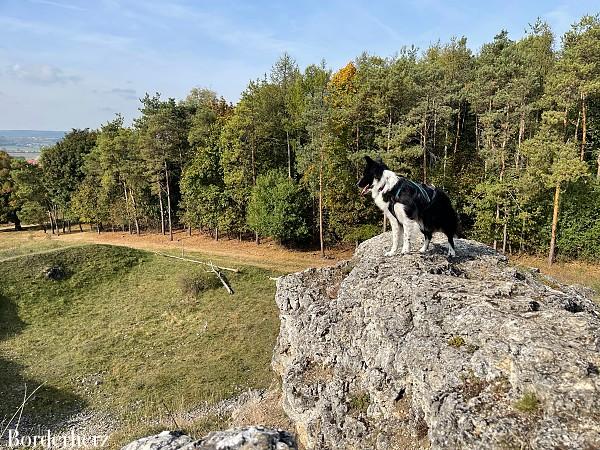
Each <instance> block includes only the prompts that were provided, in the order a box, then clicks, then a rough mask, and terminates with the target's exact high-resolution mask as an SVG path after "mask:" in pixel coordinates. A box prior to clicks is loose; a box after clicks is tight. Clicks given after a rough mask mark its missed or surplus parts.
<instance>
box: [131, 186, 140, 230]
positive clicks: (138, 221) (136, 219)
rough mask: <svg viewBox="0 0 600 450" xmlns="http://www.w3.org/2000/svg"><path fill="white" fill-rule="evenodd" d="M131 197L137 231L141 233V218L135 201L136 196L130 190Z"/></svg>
mask: <svg viewBox="0 0 600 450" xmlns="http://www.w3.org/2000/svg"><path fill="white" fill-rule="evenodd" d="M129 197H130V198H131V205H132V206H133V221H134V223H135V233H136V234H137V235H138V236H139V235H140V220H139V218H138V215H137V203H136V202H135V197H134V196H133V192H132V191H129Z"/></svg>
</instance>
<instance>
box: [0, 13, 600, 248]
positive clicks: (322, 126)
mask: <svg viewBox="0 0 600 450" xmlns="http://www.w3.org/2000/svg"><path fill="white" fill-rule="evenodd" d="M599 37H600V19H599V17H598V16H584V17H583V18H581V19H580V20H579V21H577V22H576V23H575V24H573V25H572V27H571V29H570V30H569V31H567V32H566V33H565V34H564V36H562V40H561V42H562V45H560V46H559V47H558V48H555V46H554V45H553V43H554V41H555V36H554V35H553V33H552V30H551V29H550V27H549V26H548V25H547V24H546V23H544V22H543V21H541V20H538V21H537V22H535V23H533V24H532V25H531V26H530V27H529V29H527V30H526V32H525V35H524V36H522V37H520V38H518V39H515V38H513V37H512V36H509V34H508V32H506V31H502V32H500V33H498V34H497V35H496V36H495V37H494V38H493V40H491V41H490V42H487V43H485V44H484V45H483V46H482V47H481V49H480V50H479V51H478V52H473V51H471V50H470V48H469V45H468V43H467V39H466V38H464V37H463V38H453V39H450V40H449V41H448V42H438V43H435V44H432V45H430V46H429V47H428V48H426V49H424V51H423V52H419V51H418V50H417V49H416V48H414V47H407V48H403V49H401V50H400V51H399V52H398V54H397V55H395V56H393V57H389V58H382V57H379V56H377V55H370V54H366V53H365V54H362V55H359V56H358V57H357V58H356V59H355V60H353V61H350V62H348V63H347V64H346V65H345V66H344V67H342V68H340V69H339V70H338V71H337V72H333V71H332V70H330V68H328V67H327V65H326V64H325V62H324V61H321V62H320V63H318V64H311V65H309V66H307V67H306V68H304V70H300V68H299V67H298V65H297V64H296V62H295V61H294V60H293V59H292V58H291V56H290V55H288V54H287V53H286V54H283V55H282V56H281V57H280V58H279V59H278V60H277V61H276V62H275V64H274V65H273V67H272V69H271V71H270V73H269V74H266V75H265V76H264V77H263V78H260V79H257V80H252V81H250V82H249V83H248V86H247V88H246V89H245V90H244V92H243V93H242V95H241V98H240V100H239V102H237V104H236V105H231V104H228V103H227V102H226V101H225V100H224V99H223V98H219V97H218V96H217V94H216V93H215V92H213V91H211V90H208V89H202V88H194V89H192V90H191V91H190V93H189V94H188V96H187V97H186V98H185V99H184V100H182V101H180V102H177V101H175V100H174V99H167V100H163V99H161V98H160V95H159V94H155V95H154V96H150V95H148V94H146V96H145V97H144V98H143V99H141V108H140V112H141V114H140V116H139V117H138V118H136V119H134V126H133V127H132V128H128V127H125V126H124V122H123V119H122V117H120V116H117V117H116V118H115V119H114V120H112V121H109V122H107V123H106V124H105V125H103V126H102V127H101V129H100V130H99V131H98V132H96V131H89V130H73V131H72V132H71V133H69V134H68V135H67V136H65V139H64V140H63V141H61V142H60V143H59V144H57V145H56V146H54V147H52V148H49V149H45V150H44V151H43V154H42V157H41V158H40V171H39V173H35V172H36V171H35V170H32V169H31V168H29V167H26V168H24V169H18V171H20V172H21V173H22V176H21V178H20V180H17V177H16V175H15V174H13V172H16V171H17V170H15V169H14V168H13V169H8V171H9V172H11V174H10V175H7V173H6V170H7V169H6V167H4V172H2V169H0V173H3V174H2V175H0V179H1V180H2V183H3V185H4V189H3V191H2V193H1V194H0V214H1V215H2V218H3V219H4V220H7V218H8V216H7V214H10V215H11V217H12V218H13V220H14V219H15V218H16V219H18V211H20V210H22V209H23V207H24V205H27V207H26V208H25V209H24V210H23V211H24V212H23V213H24V214H25V215H26V216H27V218H28V220H34V219H35V220H42V214H41V210H42V209H46V210H47V212H48V213H50V217H51V219H52V220H53V222H54V224H58V222H60V221H63V222H64V221H65V220H83V221H90V222H95V223H97V224H98V225H100V224H102V223H110V224H111V225H113V226H115V225H116V226H121V227H123V229H124V228H125V227H128V228H129V229H132V228H133V227H134V226H135V229H136V230H137V229H139V228H151V227H157V228H158V227H160V228H162V229H163V230H164V228H165V227H166V225H167V224H168V225H169V228H170V229H171V228H173V227H176V226H177V225H186V226H188V227H196V228H199V229H200V230H202V231H208V232H210V233H212V234H213V235H214V236H215V237H217V236H219V233H223V232H224V233H227V234H230V235H231V234H236V235H237V236H239V237H240V238H243V237H249V236H248V235H249V232H250V231H256V232H258V233H259V234H262V235H269V236H273V237H275V238H276V239H278V240H281V241H289V242H291V241H296V242H298V241H302V243H303V244H315V243H316V242H317V241H320V244H321V246H322V247H323V248H325V247H326V246H327V245H335V244H336V243H338V242H341V241H349V240H350V241H354V242H356V241H359V240H362V239H364V238H365V237H367V236H368V235H370V234H371V230H373V232H374V231H375V230H376V229H377V227H378V226H379V224H380V223H381V219H382V216H381V212H380V211H379V210H378V209H377V208H376V207H375V206H374V205H373V202H372V201H370V199H364V198H361V197H360V196H359V195H357V194H358V192H357V189H356V181H357V180H358V178H359V177H360V173H361V171H362V165H363V162H362V157H363V156H364V155H366V154H369V155H371V156H380V157H381V158H382V160H383V161H385V162H386V164H387V165H388V166H389V167H390V168H391V169H392V170H394V171H396V172H398V173H399V174H401V175H403V176H407V177H410V178H412V179H415V180H418V181H425V182H428V183H431V184H435V185H436V186H438V187H441V188H443V189H444V190H446V191H447V192H448V194H449V195H450V197H451V198H452V200H453V203H454V204H455V206H456V208H457V210H458V211H459V214H460V215H461V219H462V226H463V231H464V232H465V234H467V236H469V237H474V238H477V239H479V240H482V241H485V242H488V243H490V244H493V245H494V246H495V247H496V248H497V249H501V250H503V251H505V252H511V251H528V252H540V251H545V250H546V249H547V248H548V246H550V247H552V248H554V249H555V250H556V251H558V252H559V253H560V254H562V255H566V256H573V257H577V256H583V257H586V258H595V259H598V258H599V257H600V254H599V253H598V251H597V248H596V246H595V245H593V244H586V243H585V242H587V241H589V242H591V241H597V239H596V237H597V234H595V233H596V232H595V229H596V228H595V225H593V224H592V222H593V217H594V214H595V213H594V211H595V209H594V207H591V206H590V207H588V208H586V209H585V213H582V214H573V212H574V210H573V209H572V208H571V207H570V205H571V204H577V205H580V207H581V205H582V203H581V201H580V200H579V196H584V194H583V193H581V192H580V191H579V190H575V189H573V186H574V185H576V184H577V185H579V184H581V183H583V181H582V180H591V179H592V178H593V176H594V175H595V177H596V178H598V177H600V159H599V158H600V145H598V144H599V142H600V126H599V125H598V124H600V107H599V105H600V63H599V62H598V61H600V45H598V42H600V39H599ZM4 159H6V158H4ZM1 164H2V166H7V164H8V163H7V162H6V161H4V162H3V163H1ZM10 164H14V165H16V163H12V162H11V163H10ZM274 170H275V171H279V172H280V173H283V174H285V175H287V177H288V178H289V179H291V180H294V181H297V182H298V183H299V184H300V185H301V186H303V188H304V189H305V190H306V192H307V193H308V195H309V197H310V202H311V204H310V205H306V208H304V207H303V208H302V212H301V214H302V217H294V220H296V219H297V220H296V223H300V230H301V231H300V233H299V234H298V235H296V236H290V235H287V233H286V232H284V231H282V226H281V217H282V216H281V215H280V216H279V219H277V221H278V222H279V223H280V225H278V226H275V225H274V224H273V223H269V221H267V220H265V214H267V213H266V211H270V210H271V209H272V207H270V206H269V207H267V206H265V205H266V204H267V203H265V202H267V199H266V197H265V198H262V199H261V200H260V201H261V202H262V206H260V207H259V206H258V205H257V204H253V206H252V207H253V210H252V211H250V210H249V207H250V204H251V202H252V201H253V200H252V199H253V198H256V197H257V196H256V195H255V192H256V190H257V189H258V188H257V183H258V180H259V179H260V178H261V177H262V176H266V175H267V174H268V173H269V172H271V171H274ZM32 180H37V182H35V181H32ZM36 186H41V189H35V187H36ZM587 186H593V184H587ZM261 189H262V188H261ZM594 189H595V187H593V188H592V190H594ZM583 191H585V190H583ZM281 195H283V194H281ZM286 195H291V193H288V194H286ZM572 196H576V197H578V198H575V197H572ZM582 198H583V197H582ZM555 200H556V201H555ZM256 201H258V200H256ZM261 208H262V211H261ZM269 208H271V209H269ZM578 217H581V220H579V219H578ZM300 219H302V220H300ZM273 220H275V219H273ZM161 221H162V225H159V224H161ZM250 222H251V226H250ZM288 228H290V227H288ZM306 228H308V229H306ZM581 236H585V238H580V237H581Z"/></svg>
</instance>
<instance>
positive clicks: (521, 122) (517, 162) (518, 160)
mask: <svg viewBox="0 0 600 450" xmlns="http://www.w3.org/2000/svg"><path fill="white" fill-rule="evenodd" d="M524 136H525V111H521V118H520V120H519V140H518V142H517V152H516V154H515V169H516V170H517V172H518V171H519V166H520V164H521V143H522V142H523V138H524Z"/></svg>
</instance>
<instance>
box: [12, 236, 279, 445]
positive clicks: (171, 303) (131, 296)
mask: <svg viewBox="0 0 600 450" xmlns="http://www.w3.org/2000/svg"><path fill="white" fill-rule="evenodd" d="M50 265H60V266H61V267H64V268H65V269H67V272H69V273H70V276H69V277H68V278H67V279H65V280H63V281H50V280H47V279H45V278H44V277H43V275H42V272H43V269H44V268H45V267H47V266H50ZM203 270H204V269H203V268H202V267H201V266H198V265H195V264H191V263H186V262H180V261H175V260H171V259H168V258H164V257H160V256H156V255H153V254H150V253H147V252H143V251H140V250H134V249H129V248H124V247H112V246H104V245H93V246H83V247H77V248H68V249H64V250H59V251H56V252H52V253H46V254H40V255H33V256H24V257H21V258H17V259H13V260H9V261H5V262H2V263H1V264H0V292H1V293H0V391H1V392H0V397H1V398H2V399H3V401H2V402H0V419H1V418H2V417H3V416H4V415H9V416H10V415H11V414H12V412H13V411H14V409H15V408H16V405H17V404H18V403H19V402H20V399H21V398H22V386H23V385H24V383H26V382H27V384H28V387H29V389H31V387H32V386H33V385H34V384H37V383H39V382H41V381H46V382H47V384H46V385H45V386H44V387H43V388H42V390H41V391H40V392H39V395H37V396H36V399H35V401H32V402H31V403H30V404H29V405H28V412H29V414H30V418H32V419H33V421H34V422H38V423H40V422H41V423H48V421H53V420H60V419H61V418H64V417H67V416H68V414H70V413H71V412H72V411H73V410H76V409H78V408H79V407H81V406H87V407H91V408H92V409H96V410H101V411H109V412H111V413H112V414H114V415H115V416H116V417H118V418H119V419H120V420H121V421H122V422H123V423H124V424H127V423H132V422H137V421H139V420H140V419H143V418H150V417H155V416H156V415H157V413H159V412H160V410H163V408H164V407H163V406H162V402H164V403H165V404H166V405H167V406H168V407H169V409H170V410H172V411H180V410H185V409H188V408H191V407H193V406H194V405H196V404H198V403H199V402H202V401H206V400H207V401H217V400H219V399H222V398H224V397H229V396H231V395H234V394H236V393H238V392H240V391H241V390H244V389H247V388H249V387H265V386H268V385H269V383H270V382H271V380H272V374H271V372H270V365H269V361H270V357H271V352H272V349H273V346H274V343H275V338H276V335H277V331H278V327H279V322H278V317H277V308H276V306H275V304H274V301H273V294H274V291H275V284H274V283H273V282H272V281H270V280H269V279H268V276H270V275H273V273H272V272H268V271H265V270H262V269H257V268H253V267H245V268H244V269H243V270H242V272H241V273H240V274H228V275H227V276H228V278H229V280H230V282H231V284H232V286H233V288H234V289H235V290H236V294H235V295H234V296H229V295H228V294H227V293H226V292H225V290H224V289H222V288H219V289H214V290H210V291H207V292H204V293H202V294H200V295H199V296H198V298H189V297H186V296H184V295H183V294H182V293H181V289H180V288H179V284H178V280H179V278H180V277H181V276H190V275H192V274H194V273H197V272H199V271H203ZM48 415H50V417H48ZM132 432H133V433H135V430H132Z"/></svg>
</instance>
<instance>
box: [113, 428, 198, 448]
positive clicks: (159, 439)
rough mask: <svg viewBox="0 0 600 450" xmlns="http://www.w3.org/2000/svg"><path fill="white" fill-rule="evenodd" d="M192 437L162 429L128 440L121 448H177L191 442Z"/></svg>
mask: <svg viewBox="0 0 600 450" xmlns="http://www.w3.org/2000/svg"><path fill="white" fill-rule="evenodd" d="M192 440H193V439H192V438H191V437H189V436H188V435H186V434H183V433H181V432H178V431H163V432H162V433H159V434H156V435H154V436H148V437H145V438H141V439H138V440H137V441H133V442H130V443H129V444H127V445H126V446H125V447H123V448H122V449H121V450H179V449H181V448H183V447H184V446H185V445H187V444H189V443H190V442H192Z"/></svg>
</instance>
